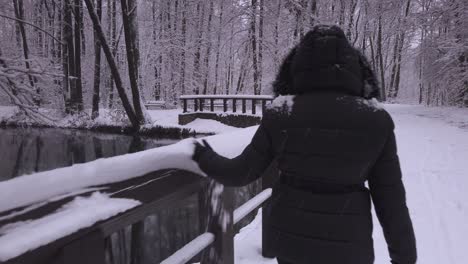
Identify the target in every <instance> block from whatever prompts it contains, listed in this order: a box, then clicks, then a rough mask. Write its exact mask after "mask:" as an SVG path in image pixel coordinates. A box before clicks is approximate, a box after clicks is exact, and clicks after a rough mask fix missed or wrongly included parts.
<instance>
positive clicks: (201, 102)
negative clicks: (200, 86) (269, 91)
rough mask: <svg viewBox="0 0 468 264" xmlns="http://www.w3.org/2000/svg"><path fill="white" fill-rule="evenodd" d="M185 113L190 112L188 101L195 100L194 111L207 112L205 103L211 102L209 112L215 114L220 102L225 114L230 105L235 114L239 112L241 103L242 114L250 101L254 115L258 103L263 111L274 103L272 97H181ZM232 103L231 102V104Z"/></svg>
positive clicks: (245, 111)
mask: <svg viewBox="0 0 468 264" xmlns="http://www.w3.org/2000/svg"><path fill="white" fill-rule="evenodd" d="M179 99H180V100H182V104H183V109H184V113H187V112H188V101H190V100H193V111H194V112H197V111H200V112H203V111H205V102H206V101H209V111H210V112H214V111H215V106H218V105H219V104H218V102H222V104H221V106H222V108H223V112H227V111H228V108H229V105H231V110H232V112H233V113H236V112H237V106H238V105H237V104H238V102H241V108H242V113H244V114H245V113H247V103H248V101H250V109H251V112H252V114H254V115H255V114H256V113H257V103H258V102H260V103H261V106H262V111H263V110H265V107H266V104H267V102H271V101H273V99H274V97H273V96H271V95H181V96H180V98H179ZM229 101H231V102H229Z"/></svg>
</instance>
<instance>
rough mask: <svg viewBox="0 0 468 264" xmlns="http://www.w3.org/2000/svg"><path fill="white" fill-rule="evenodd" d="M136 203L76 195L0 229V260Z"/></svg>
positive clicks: (21, 252) (100, 194) (57, 237)
mask: <svg viewBox="0 0 468 264" xmlns="http://www.w3.org/2000/svg"><path fill="white" fill-rule="evenodd" d="M139 204H140V202H139V201H136V200H132V199H120V198H110V197H109V196H107V195H105V194H102V193H99V192H95V193H93V194H92V195H91V196H90V197H76V198H75V199H74V200H73V201H71V202H70V203H68V204H65V205H64V206H62V208H60V209H59V210H57V211H56V212H55V213H52V214H49V215H46V216H44V217H42V218H39V219H35V220H28V221H24V222H16V223H12V224H9V225H6V226H3V227H2V228H1V230H0V235H1V236H0V261H7V260H9V259H11V258H14V257H17V256H19V255H21V254H24V253H25V252H27V251H30V250H33V249H35V248H38V247H40V246H42V245H46V244H48V243H51V242H53V241H55V240H57V239H59V238H61V237H64V236H66V235H70V234H72V233H74V232H76V231H78V230H79V229H82V228H85V227H89V226H92V225H93V224H94V223H96V222H98V221H100V220H104V219H107V218H109V217H112V216H114V215H117V214H119V213H122V212H125V211H127V210H129V209H131V208H133V207H135V206H138V205H139Z"/></svg>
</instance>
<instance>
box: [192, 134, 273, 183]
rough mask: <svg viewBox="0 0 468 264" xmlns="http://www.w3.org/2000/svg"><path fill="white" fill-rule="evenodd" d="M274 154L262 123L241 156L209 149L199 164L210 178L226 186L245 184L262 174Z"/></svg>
mask: <svg viewBox="0 0 468 264" xmlns="http://www.w3.org/2000/svg"><path fill="white" fill-rule="evenodd" d="M273 156H274V155H273V151H272V146H271V138H270V136H269V134H268V132H267V129H266V128H265V126H264V125H260V126H259V128H258V129H257V132H256V133H255V135H254V136H253V138H252V141H251V142H250V144H249V145H248V146H247V147H246V148H245V149H244V151H243V152H242V153H241V154H240V155H239V156H237V157H235V158H232V159H229V158H226V157H223V156H221V155H219V154H218V153H216V152H215V151H213V150H207V151H205V152H204V153H203V154H202V155H201V157H200V159H199V161H198V165H199V166H200V168H201V169H202V170H203V172H205V173H206V174H207V175H208V176H209V177H210V178H213V179H215V180H216V181H218V182H220V183H222V184H224V185H226V186H244V185H247V184H248V183H250V182H252V181H254V180H256V179H258V178H260V177H261V176H262V174H263V172H264V171H265V170H266V168H267V167H268V166H269V165H270V163H271V162H272V160H273Z"/></svg>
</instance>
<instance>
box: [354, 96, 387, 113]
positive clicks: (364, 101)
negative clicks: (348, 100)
mask: <svg viewBox="0 0 468 264" xmlns="http://www.w3.org/2000/svg"><path fill="white" fill-rule="evenodd" d="M358 102H359V103H361V104H363V105H366V106H368V107H370V108H373V109H374V110H382V109H384V106H383V104H381V103H380V102H379V101H378V100H377V99H375V98H371V99H364V98H359V99H358Z"/></svg>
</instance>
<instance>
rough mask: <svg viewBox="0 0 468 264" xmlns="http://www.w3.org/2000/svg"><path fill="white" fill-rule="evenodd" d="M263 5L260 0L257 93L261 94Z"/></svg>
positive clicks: (262, 1)
mask: <svg viewBox="0 0 468 264" xmlns="http://www.w3.org/2000/svg"><path fill="white" fill-rule="evenodd" d="M264 9H265V3H264V0H260V17H259V22H258V64H259V65H258V66H259V67H258V93H259V94H260V93H262V80H263V19H264V15H265V12H264Z"/></svg>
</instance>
